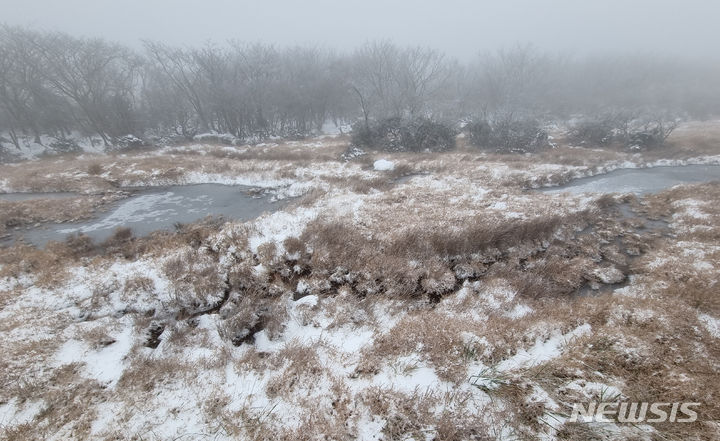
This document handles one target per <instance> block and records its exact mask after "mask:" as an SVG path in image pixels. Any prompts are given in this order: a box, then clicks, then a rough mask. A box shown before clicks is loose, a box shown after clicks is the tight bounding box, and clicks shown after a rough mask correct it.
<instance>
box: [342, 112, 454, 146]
mask: <svg viewBox="0 0 720 441" xmlns="http://www.w3.org/2000/svg"><path fill="white" fill-rule="evenodd" d="M352 143H353V145H354V146H358V147H367V148H371V149H377V150H383V151H388V152H408V151H410V152H422V151H436V152H437V151H447V150H451V149H453V148H455V131H454V130H453V128H452V127H451V126H450V125H448V124H445V123H441V122H437V121H433V120H430V119H427V118H414V119H404V118H397V117H396V118H386V119H383V120H381V121H378V122H375V123H369V124H367V125H366V124H358V125H357V126H355V127H353V131H352Z"/></svg>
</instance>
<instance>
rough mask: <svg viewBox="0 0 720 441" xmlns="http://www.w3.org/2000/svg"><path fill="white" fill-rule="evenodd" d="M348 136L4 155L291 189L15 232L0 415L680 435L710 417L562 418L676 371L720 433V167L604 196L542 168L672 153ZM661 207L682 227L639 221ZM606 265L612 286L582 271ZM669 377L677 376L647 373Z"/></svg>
mask: <svg viewBox="0 0 720 441" xmlns="http://www.w3.org/2000/svg"><path fill="white" fill-rule="evenodd" d="M345 147H346V146H345V145H344V144H343V143H342V142H339V141H338V140H337V139H336V138H321V139H318V140H311V141H307V142H301V143H295V144H292V143H288V144H282V145H281V144H279V143H278V144H275V145H265V146H259V147H258V148H259V150H248V148H247V147H235V146H230V147H218V146H203V145H201V144H198V145H194V146H187V147H184V148H177V147H173V148H167V149H162V150H160V151H157V152H144V153H136V154H120V155H110V156H104V155H99V154H87V155H83V156H81V157H79V158H72V159H67V158H60V159H43V160H39V161H34V162H31V163H28V164H27V165H25V166H23V167H17V166H13V165H5V166H2V169H3V170H2V171H4V172H6V173H4V174H3V179H2V180H0V187H1V188H2V189H4V190H5V191H10V190H16V191H17V190H22V191H47V190H53V189H54V190H66V191H67V190H71V191H84V192H101V193H102V192H107V191H114V190H111V189H116V188H117V187H118V186H143V185H151V186H158V185H167V184H182V183H222V184H230V185H249V186H253V187H256V188H260V189H264V190H265V191H268V192H270V194H272V195H273V197H275V198H276V199H290V198H292V201H291V202H290V203H289V204H288V205H287V207H286V208H284V209H282V210H279V211H276V212H274V213H268V214H264V215H262V216H260V217H258V218H256V219H254V220H251V221H248V222H233V221H231V222H227V223H225V224H223V225H222V226H220V227H218V226H213V227H212V228H211V227H207V226H202V225H199V226H195V227H193V226H190V227H187V229H186V230H183V231H180V232H178V233H176V234H174V235H167V236H163V237H160V238H148V239H135V240H134V241H132V242H129V243H123V244H120V245H116V246H117V247H119V248H117V249H113V248H109V247H108V248H105V249H101V250H90V251H87V250H84V249H77V248H71V247H70V245H58V246H57V247H54V248H53V247H51V248H49V249H47V250H45V251H39V250H34V249H28V248H26V247H22V246H18V247H13V248H7V249H5V250H4V251H6V252H5V253H4V255H3V256H2V258H1V259H0V265H1V266H0V339H1V340H2V347H3V352H4V355H3V358H2V361H0V366H1V367H2V369H1V371H2V373H1V374H0V385H1V387H0V433H2V434H3V436H5V437H8V438H10V439H40V438H41V439H88V438H92V439H113V438H115V439H117V438H120V439H214V440H218V439H361V440H379V439H447V440H450V439H525V438H528V439H593V438H602V437H605V439H623V438H629V437H633V436H635V437H647V436H654V435H658V436H659V437H661V438H662V437H672V436H674V435H675V434H676V433H677V432H675V431H676V430H680V431H681V432H682V431H686V430H689V429H685V428H683V427H680V428H679V429H676V428H673V427H670V428H668V427H665V426H657V427H654V426H651V425H623V424H612V423H602V424H595V425H593V424H590V425H582V426H576V425H572V424H571V423H568V421H567V420H568V417H569V413H570V411H571V409H572V405H573V403H576V402H582V403H587V402H588V401H591V400H601V399H607V398H608V397H612V399H627V400H631V401H632V400H634V401H640V400H650V399H655V400H657V401H662V400H663V399H665V401H669V400H674V399H675V398H676V397H677V394H679V393H681V392H682V393H683V394H685V395H684V396H687V397H689V398H688V399H692V400H694V401H698V402H703V403H704V406H706V407H704V408H703V411H701V417H704V418H705V419H706V420H709V421H710V422H709V423H708V424H705V425H700V426H693V428H692V430H693V431H694V432H693V433H695V434H701V435H702V436H706V437H709V438H712V436H714V435H716V434H717V433H718V432H717V430H718V427H717V424H716V423H715V424H713V423H712V421H711V420H710V419H709V418H708V415H712V414H713V413H712V412H713V411H716V410H717V407H713V406H716V405H714V404H713V403H712V402H711V401H710V397H711V396H712V394H714V393H715V392H717V386H716V385H715V384H714V378H709V377H707V376H706V375H704V374H702V372H712V371H713V369H717V367H718V363H720V361H719V360H720V359H719V358H718V350H717V348H718V346H717V344H718V328H719V325H718V323H720V310H718V307H717V302H716V301H715V300H713V297H711V296H709V295H707V293H706V292H705V291H703V290H702V287H703V286H704V287H705V288H708V287H714V286H716V285H715V284H716V283H717V274H718V273H717V264H718V262H720V245H719V244H718V243H717V237H718V236H717V226H718V225H720V223H719V222H718V220H719V218H720V211H719V210H720V208H718V207H720V205H719V204H717V203H716V202H717V199H718V198H719V197H720V189H718V186H717V185H713V184H706V185H700V186H696V187H678V188H675V189H672V190H670V191H668V192H665V193H663V194H661V195H656V196H648V197H646V198H644V199H638V198H634V197H631V196H617V197H612V198H610V199H611V202H608V200H607V199H603V198H602V196H601V195H599V194H596V195H593V194H584V195H580V194H578V195H552V194H543V193H539V192H533V191H528V190H527V188H528V187H539V186H547V185H557V184H560V183H563V182H566V181H567V180H568V179H571V178H575V177H580V176H590V175H593V174H597V173H601V172H604V171H609V170H612V169H616V168H619V167H625V168H628V167H647V166H653V165H668V162H667V161H665V160H663V159H657V158H646V157H643V156H640V155H633V156H627V155H618V157H613V158H611V159H608V160H593V159H592V157H591V156H589V155H588V153H587V152H583V153H582V154H580V155H579V158H580V159H578V158H574V159H573V160H572V161H567V160H565V159H564V158H563V157H561V156H562V155H561V153H557V156H555V157H553V156H551V154H548V155H549V156H545V157H543V160H542V161H540V160H536V158H528V159H527V161H519V160H516V158H510V159H512V160H507V161H504V160H503V159H501V158H497V157H489V156H484V155H481V154H480V155H475V156H472V154H471V153H468V152H465V151H461V152H455V153H448V154H442V155H418V156H410V155H403V154H396V155H383V156H380V155H377V156H376V157H374V156H373V155H370V156H371V157H369V158H365V159H356V160H352V161H349V162H345V161H342V160H340V153H341V152H342V151H343V150H344V148H345ZM563 154H564V153H563ZM283 158H286V159H283ZM718 160H720V156H712V155H706V156H697V157H688V158H686V159H673V160H672V161H676V162H677V163H678V164H680V163H717V162H718ZM579 161H581V162H582V163H579ZM93 164H99V167H100V170H95V173H90V172H89V171H90V170H89V168H90V166H91V165H93ZM38 170H45V171H46V172H45V173H44V174H42V176H41V175H39V174H38ZM60 182H62V185H63V186H62V187H58V186H57V185H58V183H60ZM146 202H147V201H146ZM23 203H24V204H32V202H23ZM614 204H629V206H631V207H632V209H633V210H635V212H636V213H637V214H638V219H636V220H627V219H621V218H620V217H619V214H618V213H617V212H616V211H613V210H614V209H613V207H614V206H615V205H614ZM27 206H28V207H31V205H27ZM13 207H15V206H13ZM654 218H662V219H665V220H667V221H668V224H667V228H668V231H667V232H665V231H659V230H657V231H656V230H653V229H652V228H644V227H642V226H639V225H637V224H635V223H633V222H636V223H637V222H642V221H643V220H645V221H647V220H651V219H654ZM193 228H194V229H193ZM635 249H637V252H636V251H634V250H635ZM630 250H633V251H630ZM626 276H629V277H628V278H627V280H626ZM620 280H623V281H625V280H626V282H627V283H626V284H625V285H623V286H616V285H614V284H616V283H618V281H620ZM589 284H600V285H606V286H607V287H608V290H604V291H602V292H603V293H604V294H601V295H598V296H591V297H578V295H577V292H579V290H580V289H581V288H583V287H584V286H586V285H589ZM668 360H672V361H671V362H668ZM671 376H676V377H679V378H683V379H684V380H683V381H682V384H679V383H675V382H672V381H669V380H665V379H666V378H669V377H671ZM658 382H659V383H658ZM659 386H662V387H664V388H665V390H669V391H670V392H668V396H666V397H663V396H654V395H647V394H648V393H647V391H648V390H651V391H658V390H661V389H662V388H661V387H659ZM643 391H644V392H643ZM653 393H655V392H653ZM643 394H645V395H643Z"/></svg>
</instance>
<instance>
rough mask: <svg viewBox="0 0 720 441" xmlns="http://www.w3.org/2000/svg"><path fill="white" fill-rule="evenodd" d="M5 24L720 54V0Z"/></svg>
mask: <svg viewBox="0 0 720 441" xmlns="http://www.w3.org/2000/svg"><path fill="white" fill-rule="evenodd" d="M0 14H2V15H0V22H4V23H7V24H13V25H23V26H29V27H32V28H36V29H41V30H61V31H66V32H69V33H72V34H74V35H83V36H99V37H104V38H107V39H111V40H115V41H120V42H122V43H126V44H129V45H132V46H139V44H140V41H141V40H142V39H152V40H160V41H163V42H167V43H172V44H179V45H185V44H198V43H202V42H204V41H207V40H213V41H217V42H222V41H225V40H227V39H231V38H232V39H237V40H245V41H263V42H268V43H276V44H278V45H282V46H285V45H294V44H314V45H319V46H323V47H331V48H338V49H347V48H354V47H357V46H359V45H361V44H362V43H363V42H365V41H368V40H373V39H390V40H393V41H395V42H397V43H400V44H421V45H426V46H431V47H434V48H437V49H441V50H443V51H445V52H447V53H449V54H451V55H454V56H457V57H459V58H468V57H470V56H474V55H476V54H477V53H478V52H479V51H483V50H492V49H496V48H500V47H508V46H512V45H514V44H516V43H520V44H527V43H532V44H534V45H535V46H537V47H539V48H542V49H546V50H550V51H562V52H571V53H575V54H583V53H587V52H605V51H616V50H622V51H623V52H638V51H641V52H652V53H657V54H669V55H680V54H685V55H688V56H697V55H703V54H711V55H713V57H718V53H720V51H719V50H718V48H717V47H716V45H717V43H718V42H720V25H718V19H720V1H718V0H682V1H680V0H593V1H585V0H506V1H500V0H495V1H483V0H475V1H471V0H445V1H435V2H428V1H412V0H401V1H392V0H334V1H332V0H298V1H289V0H282V1H279V0H264V1H261V0H241V1H230V0H204V1H189V0H0Z"/></svg>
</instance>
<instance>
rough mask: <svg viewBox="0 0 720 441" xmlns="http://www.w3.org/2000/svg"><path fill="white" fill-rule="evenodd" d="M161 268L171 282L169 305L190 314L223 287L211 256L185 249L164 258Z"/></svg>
mask: <svg viewBox="0 0 720 441" xmlns="http://www.w3.org/2000/svg"><path fill="white" fill-rule="evenodd" d="M163 272H164V273H165V276H166V277H167V278H168V280H170V282H171V286H172V298H173V306H174V307H175V308H177V310H179V311H180V312H181V315H182V314H193V313H196V312H199V311H201V310H203V309H204V308H208V307H211V306H212V305H214V304H215V303H217V302H218V301H219V300H220V299H221V298H222V297H223V295H224V293H225V291H226V289H227V282H226V280H225V279H224V278H223V276H222V275H221V274H220V273H219V272H218V268H217V261H216V260H215V256H212V255H209V254H207V253H203V252H202V251H198V250H192V249H185V250H183V251H181V252H180V253H179V254H177V255H175V256H173V257H170V258H168V259H167V260H166V261H165V263H164V265H163Z"/></svg>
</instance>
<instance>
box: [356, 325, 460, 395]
mask: <svg viewBox="0 0 720 441" xmlns="http://www.w3.org/2000/svg"><path fill="white" fill-rule="evenodd" d="M468 329H472V327H471V325H470V324H468V323H465V322H464V321H463V320H462V319H459V318H453V319H450V317H448V316H446V315H444V314H441V313H437V312H435V311H421V312H419V313H417V314H413V315H408V316H406V317H405V318H403V319H402V320H401V321H400V322H399V323H397V324H396V325H395V326H394V327H393V328H392V329H390V330H389V331H388V332H387V333H385V334H382V335H380V336H378V337H377V338H376V340H375V342H374V344H373V346H372V348H371V349H370V350H368V351H366V352H365V353H364V354H363V361H362V362H361V363H360V365H359V366H358V373H367V372H370V373H377V372H378V371H379V369H380V367H381V365H380V364H381V363H382V361H383V360H394V359H397V358H399V357H404V356H408V355H411V354H413V353H416V352H417V351H418V350H420V351H421V353H422V354H424V355H425V356H426V357H427V359H428V361H429V362H430V363H432V365H433V366H434V367H435V370H436V372H437V373H438V376H439V377H440V378H442V379H445V380H448V381H453V382H460V381H463V380H464V379H465V370H466V359H465V358H464V356H463V351H464V347H465V343H464V342H463V339H462V333H463V332H464V331H466V330H468Z"/></svg>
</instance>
